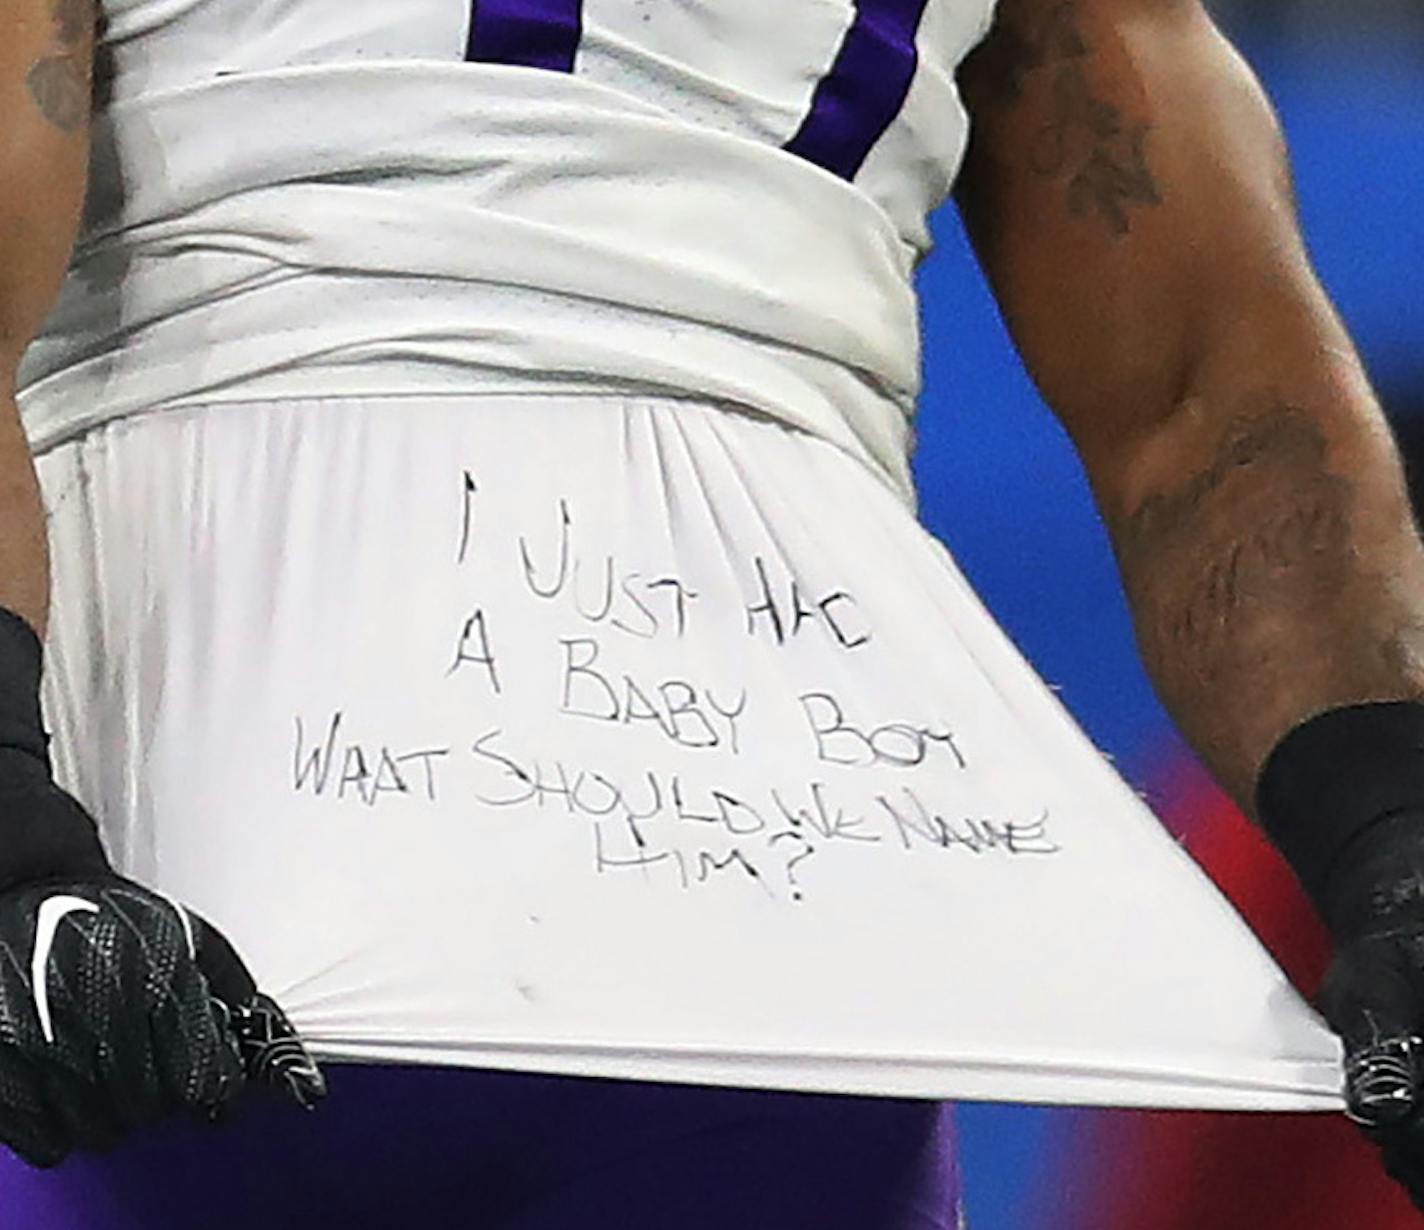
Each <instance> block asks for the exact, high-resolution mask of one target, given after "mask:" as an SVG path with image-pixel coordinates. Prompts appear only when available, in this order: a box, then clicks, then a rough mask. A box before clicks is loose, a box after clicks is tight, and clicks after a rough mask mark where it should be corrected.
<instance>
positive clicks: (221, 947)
mask: <svg viewBox="0 0 1424 1230" xmlns="http://www.w3.org/2000/svg"><path fill="white" fill-rule="evenodd" d="M184 913H186V915H187V918H188V923H189V926H190V928H191V933H192V936H193V944H194V960H196V961H197V963H198V968H199V969H200V970H202V971H203V977H204V978H206V979H207V982H208V988H209V990H210V991H211V993H212V995H213V998H214V999H219V1000H221V1001H222V1002H223V1003H225V1004H226V1005H227V1006H228V1007H229V1008H236V1007H237V1006H238V1005H239V1004H245V1003H248V1002H249V1001H251V1000H252V999H253V998H254V997H255V996H256V994H257V983H256V982H255V981H253V978H252V974H251V972H250V971H249V970H248V968H247V965H246V963H245V962H244V961H243V959H242V958H241V957H239V956H238V955H237V950H236V949H235V948H233V946H232V944H230V943H229V942H228V938H227V936H225V935H224V934H223V933H222V932H221V931H219V930H218V929H217V928H216V927H214V926H213V925H212V924H211V923H210V922H208V921H207V919H205V918H203V917H202V916H201V915H198V914H194V913H193V912H192V911H191V910H185V911H184Z"/></svg>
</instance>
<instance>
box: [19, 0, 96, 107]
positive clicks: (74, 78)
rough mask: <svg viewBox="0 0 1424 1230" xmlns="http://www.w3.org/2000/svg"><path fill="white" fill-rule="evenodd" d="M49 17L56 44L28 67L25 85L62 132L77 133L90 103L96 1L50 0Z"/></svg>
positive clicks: (37, 104)
mask: <svg viewBox="0 0 1424 1230" xmlns="http://www.w3.org/2000/svg"><path fill="white" fill-rule="evenodd" d="M50 19H51V21H52V22H53V23H54V32H55V42H56V46H55V48H54V49H53V50H52V51H51V52H50V53H49V54H48V55H46V56H44V57H42V58H41V59H39V60H37V61H36V62H35V64H34V65H33V67H31V69H30V71H29V73H28V74H27V75H26V77H25V85H26V86H27V87H28V89H29V92H30V97H31V98H32V99H33V100H34V102H35V105H36V106H37V107H38V108H39V109H40V114H41V115H43V116H44V117H45V119H46V120H48V121H49V122H50V123H51V124H53V125H54V126H55V127H56V128H58V129H60V130H61V131H63V132H76V131H78V130H79V129H80V128H83V127H84V125H85V124H86V123H87V122H88V120H89V113H90V109H91V105H92V93H93V82H92V72H91V58H92V53H91V51H90V46H91V39H92V37H93V32H94V28H95V25H96V24H97V22H98V11H97V8H96V0H51V3H50Z"/></svg>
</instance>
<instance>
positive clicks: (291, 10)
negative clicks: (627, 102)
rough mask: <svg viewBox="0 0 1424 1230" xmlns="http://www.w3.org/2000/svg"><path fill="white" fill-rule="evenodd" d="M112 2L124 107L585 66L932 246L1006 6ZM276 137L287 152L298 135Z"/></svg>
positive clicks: (930, 1) (561, 0)
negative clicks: (153, 98)
mask: <svg viewBox="0 0 1424 1230" xmlns="http://www.w3.org/2000/svg"><path fill="white" fill-rule="evenodd" d="M105 7H106V11H107V15H108V30H107V36H106V40H105V41H106V44H107V47H108V49H109V53H110V54H111V56H112V60H113V63H112V69H113V71H114V74H115V78H114V85H115V92H116V95H117V96H118V97H132V96H137V95H142V94H149V93H157V92H161V91H165V90H171V89H175V88H181V87H185V86H192V85H196V84H201V83H202V82H204V81H207V80H209V79H211V78H213V77H215V76H222V75H229V74H242V73H253V72H265V71H270V70H273V69H282V68H293V67H298V66H317V65H333V64H350V63H361V64H376V63H390V62H411V61H422V60H424V61H435V62H447V63H448V62H459V61H470V62H479V63H489V64H504V65H522V66H528V67H534V68H542V69H546V70H549V71H553V72H559V73H572V74H574V75H576V76H578V77H580V78H582V79H585V80H587V81H590V82H595V83H598V84H599V85H603V86H606V87H608V88H610V89H612V90H615V91H617V92H619V93H620V94H624V95H627V96H629V97H632V98H636V99H638V100H640V101H642V102H645V103H648V104H651V105H653V106H655V107H657V108H658V109H659V110H661V111H664V112H666V113H667V114H668V115H670V116H673V117H676V118H677V119H679V120H683V121H686V122H687V123H690V124H695V125H699V126H704V127H707V128H711V129H715V130H717V131H719V132H724V133H728V134H732V135H735V136H738V137H742V138H746V139H748V140H752V141H757V142H761V143H764V144H767V145H772V146H782V147H785V148H788V149H790V150H792V151H793V152H795V153H798V154H800V155H801V156H803V157H805V158H807V159H808V160H810V161H811V162H813V163H815V164H817V165H819V166H822V167H824V168H826V169H827V170H829V171H830V172H831V173H833V174H835V175H838V176H841V177H843V178H847V179H854V180H855V181H856V183H857V186H859V187H860V188H861V189H862V190H863V191H865V192H867V193H868V194H869V195H871V196H872V197H873V198H874V199H875V200H877V201H878V202H879V203H880V204H881V205H883V206H885V207H886V208H887V209H888V210H889V211H890V212H891V213H892V214H893V215H894V217H895V221H896V223H897V226H898V227H899V229H900V231H901V233H902V234H904V235H905V236H906V238H907V239H909V240H912V241H918V237H919V236H920V235H921V234H922V230H921V228H922V224H923V218H924V215H925V214H926V213H927V212H928V211H929V210H930V209H932V208H933V207H934V206H935V205H936V204H938V202H939V201H940V200H942V199H943V197H944V195H945V193H946V192H947V190H948V187H949V184H950V182H951V181H952V179H953V176H954V173H955V171H956V169H957V167H958V162H959V158H960V155H961V152H962V146H963V141H964V136H965V132H964V123H963V118H962V115H961V114H960V111H959V109H958V107H957V105H956V103H957V100H956V98H955V95H954V90H953V73H954V70H955V68H956V67H957V66H958V64H959V62H960V60H961V59H962V58H963V57H964V55H965V54H966V52H967V51H968V50H969V49H970V48H971V47H972V46H973V45H974V44H975V43H976V42H977V41H978V40H979V38H980V37H982V35H983V33H984V31H985V29H986V28H987V25H988V22H989V19H990V17H991V15H992V10H993V0H782V2H781V3H773V4H757V3H748V2H747V0H400V3H399V4H391V3H389V2H387V0H255V2H245V3H244V2H240V0H107V3H106V6H105ZM227 118H228V119H229V120H230V121H231V122H236V123H240V122H241V117H240V116H236V115H234V116H230V117H227ZM352 119H353V124H352V129H351V132H350V136H351V138H352V139H357V140H359V135H360V125H359V117H352ZM297 122H298V123H299V122H300V121H299V120H298V121H297ZM269 135H270V139H271V140H272V141H273V142H280V141H282V140H283V139H284V135H285V134H283V133H282V132H274V133H271V134H269Z"/></svg>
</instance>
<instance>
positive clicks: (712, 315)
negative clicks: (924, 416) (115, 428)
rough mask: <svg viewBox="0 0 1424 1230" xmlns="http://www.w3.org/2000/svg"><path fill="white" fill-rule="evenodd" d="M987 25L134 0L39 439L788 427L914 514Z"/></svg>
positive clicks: (32, 404) (111, 54)
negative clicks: (679, 419)
mask: <svg viewBox="0 0 1424 1230" xmlns="http://www.w3.org/2000/svg"><path fill="white" fill-rule="evenodd" d="M993 5H994V0H784V2H783V3H778V4H767V5H761V4H748V3H746V2H745V0H475V2H474V3H473V4H472V2H471V0H401V2H400V3H399V4H392V3H388V2H386V0H107V5H106V10H107V11H106V21H107V24H106V31H105V37H104V45H103V49H102V57H103V58H104V60H106V61H107V63H106V64H104V65H102V66H101V67H102V69H103V70H104V71H105V72H106V73H107V74H108V76H109V78H110V85H109V88H108V94H109V102H108V104H107V105H106V107H104V108H103V109H102V110H101V112H100V115H99V117H98V121H97V125H96V132H95V141H94V149H95V158H94V167H93V173H92V175H91V200H90V208H89V211H88V220H87V225H86V229H85V231H84V233H83V234H82V235H81V239H80V244H79V248H78V250H77V253H76V258H75V263H74V267H73V269H72V270H71V275H70V278H69V281H68V284H67V286H66V288H65V291H64V294H63V296H62V298H61V301H60V306H59V309H58V311H57V312H56V313H55V316H54V317H53V318H52V319H51V321H50V323H49V326H48V328H47V330H46V332H45V333H44V335H43V336H42V337H41V338H40V339H39V341H38V343H37V344H36V346H35V347H34V348H33V349H32V351H31V353H30V356H29V359H28V361H27V364H26V367H25V370H24V372H23V373H22V407H23V409H24V411H25V414H26V419H27V425H28V426H29V429H30V432H31V436H32V440H33V442H34V443H35V446H36V447H37V448H40V449H43V448H45V447H48V446H49V445H50V444H52V443H54V442H56V441H58V440H60V439H64V438H67V437H72V436H74V435H76V434H78V433H79V432H82V431H83V430H85V429H87V427H89V426H92V425H93V424H94V423H95V422H98V421H102V420H103V419H106V418H114V417H121V416H124V415H131V414H137V413H143V412H147V411H149V410H153V409H158V408H162V407H165V406H171V405H175V404H181V403H192V402H193V401H208V400H213V399H228V400H238V399H243V398H246V399H252V398H265V399H271V398H281V397H296V396H344V395H350V396H367V395H372V394H404V393H428V392H431V391H437V390H438V391H452V390H453V391H459V392H465V393H478V392H480V391H482V390H484V389H487V388H489V389H492V388H498V389H500V390H503V391H509V390H510V389H512V388H520V389H522V388H535V389H539V390H547V389H549V388H552V387H554V386H556V385H557V386H559V387H561V388H562V389H564V390H565V391H567V390H568V389H572V388H587V387H598V388H601V389H604V390H605V391H606V390H610V389H612V390H616V389H630V390H633V391H641V392H649V391H655V392H659V393H673V394H688V395H695V396H699V397H712V398H714V399H721V400H723V401H725V402H727V403H728V404H731V405H737V406H742V407H744V408H749V409H752V410H756V411H759V412H762V413H766V414H770V415H772V416H773V417H777V418H779V419H781V420H783V421H785V422H787V423H789V424H791V425H794V426H797V427H800V428H802V429H804V430H809V431H811V432H813V433H815V434H818V435H820V436H822V437H823V438H826V439H829V440H831V441H832V442H834V443H836V444H838V445H839V446H841V447H844V448H846V449H847V450H848V451H851V452H852V453H855V454H856V455H858V456H860V457H862V458H863V459H865V460H867V461H868V462H869V463H870V464H871V465H872V466H873V467H874V468H876V469H877V470H878V471H880V472H881V473H882V474H883V475H884V476H885V477H887V479H888V480H889V481H890V482H891V483H892V485H894V486H896V487H897V488H898V489H899V490H900V491H901V493H902V494H904V495H906V496H907V498H908V491H909V478H908V468H907V465H906V461H905V456H906V453H907V452H908V448H909V440H910V427H909V421H910V416H911V413H912V410H913V405H914V399H915V394H916V391H917V388H918V378H919V353H918V331H917V321H916V307H915V302H914V295H913V289H912V274H913V270H914V266H915V263H916V261H917V260H918V259H919V257H920V256H921V255H923V253H924V251H925V250H926V248H927V247H928V243H929V238H928V231H927V227H926V218H927V215H928V214H929V212H930V211H931V210H932V209H933V208H934V207H935V206H936V205H938V204H939V203H940V202H941V201H942V200H943V199H944V197H945V196H946V195H947V193H948V191H949V188H950V186H951V184H952V181H953V178H954V175H955V173H956V171H957V168H958V165H959V161H960V159H961V157H962V155H963V151H964V147H965V144H966V142H967V136H968V123H967V118H966V116H965V113H964V109H963V107H962V106H961V105H960V101H959V97H958V93H957V90H956V88H955V83H954V71H955V69H956V68H957V66H958V64H959V63H960V61H961V60H962V59H963V57H964V56H965V55H966V54H967V52H968V51H969V50H970V49H971V48H972V47H973V46H974V45H975V44H976V42H977V41H978V40H979V39H980V38H981V37H982V36H983V34H984V33H985V31H986V30H987V28H988V25H989V22H990V19H991V17H992V10H993Z"/></svg>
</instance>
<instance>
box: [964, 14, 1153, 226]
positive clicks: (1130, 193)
mask: <svg viewBox="0 0 1424 1230" xmlns="http://www.w3.org/2000/svg"><path fill="white" fill-rule="evenodd" d="M1093 50H1094V49H1093V47H1092V46H1091V45H1090V44H1089V43H1088V41H1087V39H1086V38H1085V37H1084V35H1083V31H1082V27H1081V24H1080V22H1079V17H1078V4H1077V0H1062V2H1061V3H1059V4H1056V5H1054V6H1053V8H1051V9H1050V10H1049V12H1048V14H1047V15H1046V16H1045V18H1044V19H1043V22H1042V25H1041V26H1040V27H1039V28H1038V29H1037V30H1025V29H1023V28H1020V27H1018V26H1015V25H1005V26H1004V27H1003V28H1001V29H999V30H997V31H996V32H995V33H994V35H993V40H992V43H991V45H990V46H989V47H988V49H987V59H988V61H989V64H988V66H987V71H986V73H985V77H986V79H987V80H989V81H991V82H992V83H993V84H992V86H991V87H990V88H991V90H992V95H991V97H990V98H989V99H988V100H987V101H989V102H990V103H991V104H993V105H998V106H1014V105H1016V104H1019V103H1021V102H1022V101H1023V100H1024V98H1025V97H1026V95H1027V94H1028V93H1029V90H1030V87H1031V86H1035V85H1037V88H1040V89H1048V90H1050V91H1051V103H1050V112H1051V118H1050V119H1049V121H1048V122H1047V123H1046V124H1045V125H1044V126H1043V127H1042V128H1041V129H1040V130H1039V131H1038V133H1037V134H1036V135H1035V137H1034V138H1033V146H1032V149H1031V150H1030V151H1029V165H1030V166H1031V168H1032V170H1033V173H1034V174H1035V175H1037V176H1039V177H1041V178H1043V179H1049V180H1065V181H1066V183H1067V195H1066V204H1067V207H1068V210H1069V212H1070V213H1072V214H1073V215H1074V216H1076V217H1082V216H1085V215H1089V214H1096V215H1098V216H1099V217H1100V218H1101V219H1102V220H1103V222H1105V223H1106V224H1107V227H1108V229H1109V231H1111V233H1112V234H1113V236H1114V237H1115V238H1122V237H1123V236H1125V235H1127V234H1129V233H1130V231H1131V230H1132V214H1131V212H1130V210H1131V208H1132V207H1134V206H1135V207H1138V208H1147V207H1151V206H1156V205H1161V204H1162V191H1161V188H1160V187H1159V185H1158V183H1157V179H1156V177H1155V175H1154V174H1153V172H1152V168H1151V166H1150V164H1149V162H1148V158H1147V139H1148V137H1149V135H1150V134H1151V132H1152V127H1151V125H1149V124H1143V123H1134V122H1132V121H1131V120H1129V119H1128V118H1127V117H1126V116H1125V115H1124V114H1123V111H1122V108H1120V107H1118V106H1116V105H1115V104H1113V103H1111V102H1109V101H1108V100H1106V99H1104V98H1101V97H1099V96H1098V95H1097V94H1096V93H1095V92H1094V89H1093V85H1092V82H1091V80H1090V79H1089V76H1088V68H1087V65H1088V62H1089V61H1090V60H1091V58H1092V56H1093ZM1035 79H1039V81H1041V84H1038V82H1037V81H1035Z"/></svg>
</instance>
